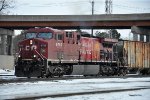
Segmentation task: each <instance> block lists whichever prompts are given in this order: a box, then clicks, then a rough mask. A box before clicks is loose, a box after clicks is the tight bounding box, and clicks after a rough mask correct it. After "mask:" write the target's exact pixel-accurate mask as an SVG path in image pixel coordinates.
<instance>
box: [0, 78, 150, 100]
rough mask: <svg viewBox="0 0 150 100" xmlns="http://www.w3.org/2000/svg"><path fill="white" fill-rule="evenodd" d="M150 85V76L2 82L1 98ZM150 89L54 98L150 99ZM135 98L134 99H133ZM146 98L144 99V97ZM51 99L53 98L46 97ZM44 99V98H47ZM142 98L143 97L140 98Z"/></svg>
mask: <svg viewBox="0 0 150 100" xmlns="http://www.w3.org/2000/svg"><path fill="white" fill-rule="evenodd" d="M140 87H150V77H147V78H100V79H74V80H71V79H70V80H53V81H38V82H25V83H9V84H0V90H1V91H0V99H13V98H18V97H26V96H43V95H54V94H65V93H79V92H92V91H104V90H116V89H130V88H140ZM149 93H150V89H148V90H138V91H130V92H119V93H118V92H117V93H105V94H91V95H81V96H71V97H62V98H53V99H54V100H75V99H77V100H79V99H82V100H93V98H94V99H97V100H120V98H121V99H123V100H126V99H124V97H129V98H130V99H131V100H134V99H136V98H142V100H149V99H147V98H150V95H149ZM113 95H114V96H113ZM133 98H134V99H133ZM143 98H144V99H143ZM45 99H49V100H51V99H52V98H45ZM45 99H44V100H45ZM137 100H138V99H137ZM139 100H141V99H139Z"/></svg>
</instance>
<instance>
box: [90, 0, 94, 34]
mask: <svg viewBox="0 0 150 100" xmlns="http://www.w3.org/2000/svg"><path fill="white" fill-rule="evenodd" d="M91 3H92V15H94V0H93V1H92V2H91ZM91 33H92V36H93V28H92V30H91Z"/></svg>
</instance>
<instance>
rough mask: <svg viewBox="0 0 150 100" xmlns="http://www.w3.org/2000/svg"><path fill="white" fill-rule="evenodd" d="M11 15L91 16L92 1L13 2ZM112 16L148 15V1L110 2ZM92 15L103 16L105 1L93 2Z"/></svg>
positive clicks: (124, 0) (97, 0)
mask: <svg viewBox="0 0 150 100" xmlns="http://www.w3.org/2000/svg"><path fill="white" fill-rule="evenodd" d="M15 1H16V3H15V5H16V6H15V8H14V9H12V10H10V12H11V14H19V15H20V14H21V15H73V14H74V15H76V14H78V15H80V14H82V15H83V14H91V1H92V0H15ZM112 1H113V14H125V13H150V0H112ZM94 2H95V6H94V9H95V10H94V13H95V14H105V0H94Z"/></svg>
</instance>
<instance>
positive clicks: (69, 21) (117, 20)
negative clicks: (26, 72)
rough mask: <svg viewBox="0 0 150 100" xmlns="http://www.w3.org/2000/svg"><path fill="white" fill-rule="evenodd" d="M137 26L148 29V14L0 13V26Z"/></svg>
mask: <svg viewBox="0 0 150 100" xmlns="http://www.w3.org/2000/svg"><path fill="white" fill-rule="evenodd" d="M131 26H139V27H144V28H149V29H150V13H149V14H111V15H106V14H103V15H1V16H0V27H1V28H9V29H27V28H30V27H54V28H63V29H73V28H84V29H88V28H94V29H98V28H99V29H110V28H115V29H131Z"/></svg>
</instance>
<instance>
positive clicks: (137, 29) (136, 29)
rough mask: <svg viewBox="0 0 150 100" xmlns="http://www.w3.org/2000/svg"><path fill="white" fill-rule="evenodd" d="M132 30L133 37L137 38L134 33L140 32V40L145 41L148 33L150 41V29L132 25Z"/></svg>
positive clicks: (149, 40) (148, 40)
mask: <svg viewBox="0 0 150 100" xmlns="http://www.w3.org/2000/svg"><path fill="white" fill-rule="evenodd" d="M131 32H132V33H133V38H135V39H137V36H136V35H134V34H140V41H144V35H146V42H150V30H149V29H145V28H141V27H137V26H132V27H131ZM133 40H134V39H133Z"/></svg>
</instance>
